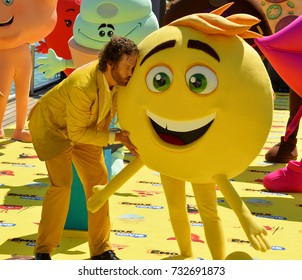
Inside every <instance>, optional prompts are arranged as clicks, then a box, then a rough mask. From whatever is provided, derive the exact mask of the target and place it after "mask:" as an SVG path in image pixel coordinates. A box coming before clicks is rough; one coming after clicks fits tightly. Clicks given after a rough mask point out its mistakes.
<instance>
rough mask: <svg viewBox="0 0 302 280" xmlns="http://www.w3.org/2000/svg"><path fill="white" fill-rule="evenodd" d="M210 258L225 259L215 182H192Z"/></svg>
mask: <svg viewBox="0 0 302 280" xmlns="http://www.w3.org/2000/svg"><path fill="white" fill-rule="evenodd" d="M192 186H193V191H194V195H195V200H196V203H197V207H198V211H199V214H200V217H201V220H202V223H203V226H204V231H205V236H206V240H207V244H208V247H209V249H210V252H211V255H212V258H213V259H214V260H223V259H225V240H224V234H223V229H222V225H221V220H220V217H219V215H218V209H217V196H216V186H215V184H192Z"/></svg>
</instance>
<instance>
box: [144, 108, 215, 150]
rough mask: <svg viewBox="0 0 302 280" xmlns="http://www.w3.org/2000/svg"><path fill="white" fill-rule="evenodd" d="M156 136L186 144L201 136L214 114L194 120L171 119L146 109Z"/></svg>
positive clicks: (176, 143) (208, 126)
mask: <svg viewBox="0 0 302 280" xmlns="http://www.w3.org/2000/svg"><path fill="white" fill-rule="evenodd" d="M147 115H148V116H149V118H150V121H151V123H152V126H153V128H154V130H155V131H156V133H157V134H158V136H159V137H160V138H161V139H162V140H164V141H165V142H167V143H170V144H173V145H187V144H190V143H192V142H194V141H196V140H197V139H199V138H200V137H202V136H203V135H204V134H205V133H206V132H207V131H208V129H209V128H210V126H211V125H212V123H213V121H214V118H215V116H216V114H215V113H214V114H211V115H209V116H207V117H204V118H201V119H197V120H194V121H173V120H168V119H165V118H162V117H160V116H157V115H155V114H153V113H151V112H150V111H147Z"/></svg>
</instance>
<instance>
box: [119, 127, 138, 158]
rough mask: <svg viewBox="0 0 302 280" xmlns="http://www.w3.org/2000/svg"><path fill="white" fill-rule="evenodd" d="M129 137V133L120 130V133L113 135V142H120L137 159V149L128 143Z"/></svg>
mask: <svg viewBox="0 0 302 280" xmlns="http://www.w3.org/2000/svg"><path fill="white" fill-rule="evenodd" d="M129 135H130V133H129V132H128V131H125V130H121V131H120V132H117V133H115V141H117V142H121V143H122V144H123V145H124V146H125V147H127V148H128V150H129V151H130V152H131V153H132V154H133V155H134V156H136V157H139V154H138V152H137V148H136V147H135V146H134V145H133V144H132V142H131V141H130V139H129Z"/></svg>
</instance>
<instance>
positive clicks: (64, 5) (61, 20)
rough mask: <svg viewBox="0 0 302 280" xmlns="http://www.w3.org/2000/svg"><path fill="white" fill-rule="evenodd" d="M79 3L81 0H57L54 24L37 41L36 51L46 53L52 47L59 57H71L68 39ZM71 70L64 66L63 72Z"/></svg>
mask: <svg viewBox="0 0 302 280" xmlns="http://www.w3.org/2000/svg"><path fill="white" fill-rule="evenodd" d="M80 4H81V0H58V4H57V17H58V19H57V23H56V26H55V28H54V29H53V31H52V32H51V33H50V34H48V35H47V36H46V37H45V38H44V41H39V45H37V46H36V51H37V52H38V53H43V54H47V53H48V50H49V49H52V50H54V52H55V53H56V54H57V55H58V56H59V57H64V59H66V60H68V59H71V53H70V50H69V47H68V41H69V39H70V38H71V37H72V35H73V24H74V21H75V19H76V17H77V15H78V14H79V12H80ZM73 70H74V69H70V68H66V69H65V70H64V73H65V75H66V76H68V75H69V74H70V73H71V72H72V71H73Z"/></svg>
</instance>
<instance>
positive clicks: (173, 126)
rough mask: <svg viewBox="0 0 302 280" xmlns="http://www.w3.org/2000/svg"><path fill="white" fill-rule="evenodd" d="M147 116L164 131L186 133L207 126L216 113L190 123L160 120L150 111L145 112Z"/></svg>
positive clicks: (160, 118)
mask: <svg viewBox="0 0 302 280" xmlns="http://www.w3.org/2000/svg"><path fill="white" fill-rule="evenodd" d="M147 115H148V117H149V118H150V119H152V120H153V121H154V122H155V123H157V124H158V125H159V126H161V127H163V128H164V129H168V130H171V131H176V132H188V131H192V130H196V129H199V128H201V127H203V126H205V125H207V124H208V123H210V122H211V121H213V120H214V119H215V117H216V113H213V114H211V115H208V116H206V117H203V118H199V119H196V120H192V121H175V120H169V119H166V118H162V117H160V116H158V115H156V114H154V113H152V112H150V111H147Z"/></svg>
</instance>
